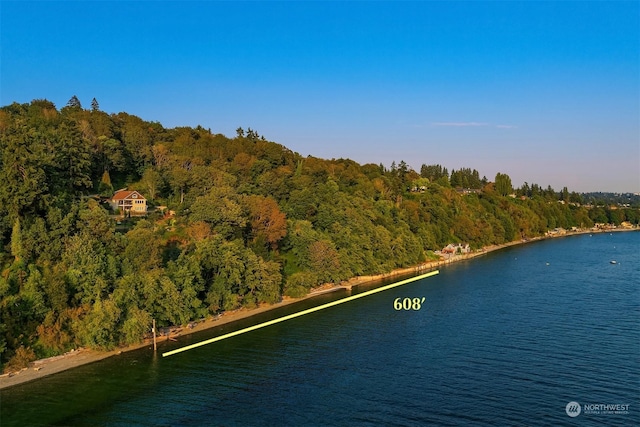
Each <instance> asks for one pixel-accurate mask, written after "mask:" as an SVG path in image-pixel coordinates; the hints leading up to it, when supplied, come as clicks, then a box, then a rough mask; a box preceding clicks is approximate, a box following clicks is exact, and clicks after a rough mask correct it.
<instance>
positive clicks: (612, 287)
mask: <svg viewBox="0 0 640 427" xmlns="http://www.w3.org/2000/svg"><path fill="white" fill-rule="evenodd" d="M610 260H616V261H617V262H618V264H615V265H613V264H610ZM342 296H345V295H342ZM335 297H336V296H325V297H323V299H320V300H318V301H315V302H314V303H315V304H318V303H322V302H326V301H328V300H330V299H331V298H335ZM399 297H400V298H405V297H411V298H413V297H425V302H424V304H423V305H422V308H421V309H420V310H419V311H396V310H394V308H393V301H394V299H396V298H399ZM305 304H307V305H306V306H308V304H309V303H308V302H307V303H305ZM306 306H305V305H301V306H298V307H296V308H295V309H296V310H298V309H303V308H305V307H306ZM286 310H291V309H290V308H287V309H286ZM286 310H285V311H281V312H280V313H279V315H282V314H286V313H287V312H286ZM268 316H272V315H271V314H269V315H265V316H264V317H263V318H260V319H257V320H255V321H264V320H265V319H267V318H268ZM247 324H248V323H245V324H243V325H240V326H246V325H247ZM219 333H221V332H220V331H216V332H215V334H219ZM213 335H214V332H213V331H207V332H204V333H201V334H200V335H197V336H193V337H189V338H182V339H181V340H182V341H181V342H179V343H177V344H176V343H171V346H165V347H162V348H160V351H159V353H160V352H161V351H167V350H168V349H170V348H174V347H178V346H182V345H186V344H188V343H190V342H196V341H200V340H202V339H206V338H209V337H211V336H213ZM0 397H1V401H0V405H1V410H2V413H1V418H0V421H1V422H0V424H1V425H2V427H5V426H14V425H15V426H30V425H34V426H37V425H57V426H62V425H70V426H306V425H310V426H314V425H321V426H350V425H357V426H422V425H438V426H447V425H482V426H486V425H580V426H583V425H593V426H595V425H610V426H616V425H621V426H622V425H640V233H613V234H611V235H610V234H600V235H594V236H589V235H584V236H575V237H569V238H563V239H556V240H552V241H543V242H537V243H532V244H529V245H524V246H518V247H514V248H509V249H505V250H503V251H500V252H496V253H491V254H488V255H487V256H485V257H482V258H477V259H475V260H471V261H468V262H463V263H459V264H455V265H451V266H449V267H446V268H444V269H442V270H441V272H440V274H439V275H438V276H435V277H432V278H428V279H424V280H421V281H418V282H414V283H411V284H407V285H404V286H402V287H400V288H396V289H393V290H389V291H386V292H382V293H378V294H375V295H372V296H369V297H366V298H362V299H358V300H355V301H351V302H348V303H345V304H342V305H339V306H335V307H332V308H329V309H326V310H323V311H320V312H316V313H312V314H309V315H306V316H302V317H299V318H297V319H294V320H290V321H287V322H284V323H280V324H277V325H274V326H271V327H268V328H264V329H260V330H257V331H254V332H251V333H247V334H244V335H241V336H238V337H234V338H230V339H228V340H225V341H221V342H218V343H214V344H211V345H208V346H204V347H200V348H198V349H195V350H191V351H188V352H185V353H181V354H178V355H175V356H171V357H168V358H164V359H163V358H162V357H158V356H154V355H153V354H152V351H151V350H150V349H144V350H141V351H138V352H132V353H125V354H122V355H121V356H117V357H114V358H111V359H107V360H105V361H102V362H98V363H95V364H92V365H88V366H84V367H81V368H78V369H75V370H72V371H68V372H65V373H61V374H58V375H54V376H51V377H49V378H46V379H44V380H41V381H37V382H34V383H30V384H25V385H22V386H19V387H15V388H11V389H8V390H3V391H2V393H1V394H0ZM571 401H576V402H578V403H580V405H581V408H582V413H581V414H580V415H578V416H577V417H575V418H572V417H569V416H568V415H567V413H566V411H565V407H566V405H567V404H568V403H569V402H571ZM610 404H611V405H614V404H615V405H629V406H628V409H627V411H626V413H618V414H615V413H604V412H603V411H601V412H600V413H594V412H593V411H592V412H591V413H588V411H586V410H585V409H586V408H588V407H591V408H593V406H588V405H610Z"/></svg>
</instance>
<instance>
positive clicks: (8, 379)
mask: <svg viewBox="0 0 640 427" xmlns="http://www.w3.org/2000/svg"><path fill="white" fill-rule="evenodd" d="M622 231H640V228H630V229H619V228H615V229H602V230H591V229H590V230H579V231H566V232H565V233H562V234H557V235H549V236H539V237H533V238H530V239H520V240H514V241H512V242H508V243H503V244H499V245H491V246H487V247H484V248H482V249H479V250H476V251H473V252H470V253H467V254H462V255H452V256H450V257H449V258H447V259H444V260H438V261H428V262H424V263H421V264H418V265H416V266H413V267H407V268H401V269H396V270H393V271H391V272H389V273H384V274H377V275H372V276H357V277H354V278H351V279H349V280H347V281H344V282H341V283H339V284H325V285H323V286H320V287H318V288H314V289H313V290H312V291H311V292H310V293H309V294H307V295H305V296H303V297H300V298H289V297H284V298H283V300H282V301H281V302H278V303H275V304H265V305H262V306H259V307H257V308H253V309H238V310H233V311H230V312H225V313H223V314H222V315H219V316H215V317H212V318H208V319H204V320H201V321H198V322H191V323H189V325H188V326H185V327H176V328H171V329H170V331H169V332H168V333H167V334H166V335H162V336H159V337H158V339H157V341H158V342H164V341H168V340H175V339H176V338H177V337H180V336H184V335H189V334H192V333H195V332H200V331H204V330H207V329H211V328H215V327H218V326H222V325H225V324H229V323H231V322H235V321H237V320H241V319H246V318H249V317H252V316H255V315H257V314H260V313H264V312H267V311H271V310H274V309H277V308H280V307H284V306H287V305H290V304H293V303H297V302H300V301H304V300H308V299H311V298H314V297H316V296H318V295H322V294H326V293H331V292H337V291H340V290H351V289H352V288H353V287H357V286H359V285H363V284H372V283H375V282H380V281H382V280H385V279H389V278H393V277H397V276H404V275H411V274H413V275H417V274H421V273H423V272H426V271H430V270H435V269H438V268H440V267H444V266H446V265H449V264H453V263H456V262H460V261H465V260H469V259H473V258H476V257H479V256H483V255H486V254H488V253H490V252H494V251H498V250H501V249H504V248H507V247H511V246H517V245H522V244H526V243H531V242H536V241H542V240H549V239H556V238H562V237H568V236H576V235H583V234H601V233H612V232H622ZM145 347H148V348H149V349H150V351H153V340H152V339H145V340H144V341H143V342H141V343H139V344H134V345H130V346H126V347H121V348H118V349H115V350H112V351H98V350H90V349H84V348H81V349H77V350H72V351H69V352H67V353H65V354H63V355H59V356H54V357H50V358H47V359H40V360H36V361H34V362H32V363H31V364H30V366H29V367H28V368H23V369H22V370H21V371H18V372H13V373H9V374H4V375H1V376H0V389H5V388H9V387H14V386H17V385H20V384H24V383H27V382H31V381H35V380H38V379H40V378H44V377H46V376H49V375H53V374H56V373H59V372H63V371H66V370H69V369H72V368H75V367H78V366H82V365H87V364H90V363H94V362H97V361H100V360H103V359H106V358H108V357H112V356H116V355H119V354H122V353H123V352H128V351H133V350H138V349H141V348H145Z"/></svg>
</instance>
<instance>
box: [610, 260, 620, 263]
mask: <svg viewBox="0 0 640 427" xmlns="http://www.w3.org/2000/svg"><path fill="white" fill-rule="evenodd" d="M609 263H611V264H617V263H618V262H617V261H616V260H611V261H609Z"/></svg>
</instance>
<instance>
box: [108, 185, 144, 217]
mask: <svg viewBox="0 0 640 427" xmlns="http://www.w3.org/2000/svg"><path fill="white" fill-rule="evenodd" d="M109 204H110V205H111V208H113V210H115V211H118V210H119V211H120V212H121V213H122V215H146V214H147V199H145V198H144V196H143V195H142V194H140V193H138V192H137V191H135V190H134V191H128V190H127V189H122V190H118V191H116V192H115V194H114V195H113V197H111V199H109Z"/></svg>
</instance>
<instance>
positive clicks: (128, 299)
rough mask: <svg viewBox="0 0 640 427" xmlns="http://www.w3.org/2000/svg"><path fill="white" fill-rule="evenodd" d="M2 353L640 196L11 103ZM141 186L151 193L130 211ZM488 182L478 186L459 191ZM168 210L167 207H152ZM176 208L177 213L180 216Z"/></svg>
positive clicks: (128, 331)
mask: <svg viewBox="0 0 640 427" xmlns="http://www.w3.org/2000/svg"><path fill="white" fill-rule="evenodd" d="M0 182H1V183H2V184H0V241H1V242H2V246H1V251H0V362H1V363H2V364H4V365H5V366H6V367H7V368H11V367H15V366H19V365H20V364H24V363H25V362H28V360H30V359H32V358H35V357H43V356H49V355H54V354H58V353H60V352H63V351H65V350H67V349H69V348H71V347H75V346H78V345H83V346H89V347H93V348H104V349H107V348H112V347H114V346H117V345H121V344H127V343H134V342H138V341H140V340H141V339H142V338H143V336H145V335H146V334H148V332H149V330H150V329H149V328H150V325H151V322H152V319H155V320H156V322H157V323H158V325H159V326H168V325H177V324H185V323H187V322H189V321H191V320H193V319H198V318H202V317H205V316H208V315H211V314H214V313H218V312H220V311H223V310H232V309H236V308H240V307H255V306H257V305H259V304H263V303H273V302H276V301H278V300H280V299H281V298H282V297H283V296H284V295H289V296H300V295H303V294H305V293H306V292H308V291H309V289H311V288H312V287H314V286H317V285H320V284H323V283H327V282H340V281H342V280H345V279H348V278H350V277H353V276H356V275H364V274H374V273H382V272H388V271H390V270H392V269H394V268H399V267H406V266H411V265H415V264H418V263H420V262H422V261H424V260H426V259H427V258H429V257H430V256H432V251H435V250H438V249H441V248H442V247H443V246H445V245H447V244H448V243H456V242H464V243H469V244H470V245H471V246H472V247H474V248H479V247H482V246H484V245H491V244H499V243H504V242H508V241H512V240H514V239H519V238H523V237H532V236H537V235H540V234H543V233H544V232H546V231H547V230H549V229H553V228H555V227H565V228H569V227H571V226H585V227H586V226H592V225H593V223H595V222H614V223H620V222H622V221H625V220H627V221H631V222H633V223H636V224H637V223H638V221H639V219H640V214H639V213H638V209H636V208H629V209H610V208H609V206H595V207H593V208H587V207H585V206H583V205H581V199H580V196H579V195H576V194H575V193H570V192H569V191H568V190H567V189H566V188H565V189H563V191H562V192H560V193H556V192H555V191H553V189H551V188H547V189H546V190H544V189H542V188H541V187H540V186H538V185H536V184H533V185H529V184H527V183H525V185H523V186H522V188H520V189H517V190H515V196H516V197H509V195H511V196H513V194H512V193H513V192H514V190H513V189H512V184H511V180H510V178H509V177H508V176H507V175H505V174H498V175H497V176H496V179H495V182H494V183H489V182H488V181H487V179H486V178H482V179H481V178H480V174H479V173H478V171H476V170H475V169H470V168H462V169H460V170H452V171H451V174H449V172H448V170H447V168H445V167H443V166H441V165H426V164H424V165H423V166H422V167H421V170H420V173H418V172H416V171H414V170H412V169H411V167H409V166H408V165H407V164H406V163H405V162H404V161H400V162H398V163H397V164H396V163H395V162H394V163H393V164H392V165H391V167H390V168H388V169H387V168H386V167H384V166H382V165H373V164H367V165H359V164H357V163H356V162H353V161H351V160H347V159H337V160H335V159H334V160H323V159H318V158H314V157H311V156H309V157H302V156H300V155H299V154H297V153H294V152H292V151H291V150H289V149H287V148H286V147H283V146H282V145H279V144H277V143H274V142H270V141H267V140H266V139H265V138H264V137H263V136H260V135H259V134H258V133H257V132H256V131H254V130H252V129H251V128H248V131H245V130H244V129H242V128H238V130H237V135H236V136H235V137H233V138H228V137H226V136H224V135H220V134H214V133H212V132H211V131H210V130H209V129H204V128H202V127H200V126H198V127H196V128H186V127H180V128H174V129H165V128H164V127H163V126H162V125H160V124H159V123H155V122H146V121H144V120H142V119H140V118H138V117H136V116H133V115H129V114H127V113H118V114H107V113H105V112H102V111H100V108H99V105H98V102H97V101H96V100H95V99H94V100H92V102H91V109H90V110H85V109H83V108H82V105H81V103H80V101H79V100H78V99H77V97H75V96H74V97H72V98H71V100H70V101H69V103H68V104H67V106H65V107H64V108H62V109H61V110H58V109H56V107H55V106H54V105H53V104H52V103H51V102H49V101H46V100H34V101H33V102H31V103H30V104H17V103H14V104H12V105H8V106H5V107H3V108H1V109H0ZM124 187H127V188H129V189H135V190H137V191H139V192H140V193H141V194H143V195H144V196H145V197H146V198H147V200H148V202H149V204H150V206H151V210H150V212H149V215H148V216H147V217H145V218H131V219H126V220H124V219H121V218H119V217H117V216H116V213H115V212H111V210H110V208H109V206H108V204H106V203H105V200H106V199H107V198H108V197H110V196H111V195H112V194H113V192H114V190H116V189H120V188H124ZM461 189H467V190H468V189H473V190H475V191H461ZM160 206H163V208H162V209H154V207H160ZM169 212H171V214H169Z"/></svg>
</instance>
